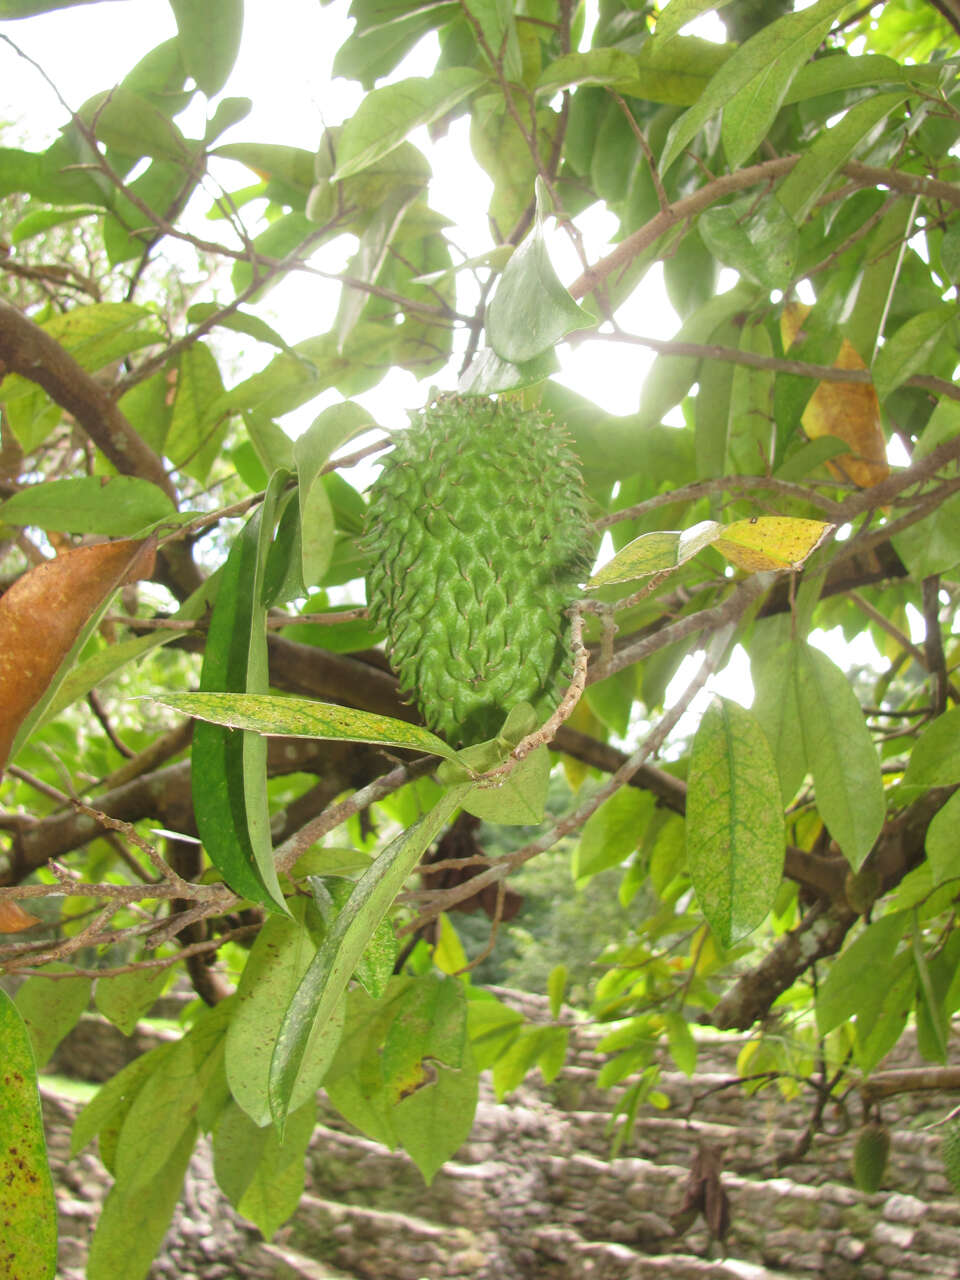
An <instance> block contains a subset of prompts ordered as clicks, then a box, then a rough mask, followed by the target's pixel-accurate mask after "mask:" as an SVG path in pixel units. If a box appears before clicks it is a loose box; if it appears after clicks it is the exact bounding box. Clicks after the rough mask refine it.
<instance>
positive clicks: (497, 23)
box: [463, 0, 523, 82]
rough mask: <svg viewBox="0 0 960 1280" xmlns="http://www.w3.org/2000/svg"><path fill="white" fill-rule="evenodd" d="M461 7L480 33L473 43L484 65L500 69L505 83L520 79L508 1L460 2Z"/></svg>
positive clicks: (520, 63)
mask: <svg viewBox="0 0 960 1280" xmlns="http://www.w3.org/2000/svg"><path fill="white" fill-rule="evenodd" d="M463 7H464V9H465V10H466V12H467V13H469V14H470V16H471V17H472V18H473V19H474V21H475V22H476V23H477V25H478V26H479V28H480V31H481V32H482V34H483V40H484V44H485V46H486V47H485V48H484V45H483V44H480V40H479V37H478V39H477V44H478V45H480V48H481V50H482V52H483V56H484V57H485V58H486V60H487V62H488V63H491V65H493V66H495V67H496V68H499V69H500V70H502V72H503V75H504V76H505V77H506V79H507V80H511V81H514V82H517V81H520V80H521V79H522V78H523V58H522V56H521V53H520V43H519V41H518V39H517V25H516V22H515V21H514V17H513V5H512V4H511V2H510V0H463Z"/></svg>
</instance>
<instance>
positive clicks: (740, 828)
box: [687, 698, 785, 947]
mask: <svg viewBox="0 0 960 1280" xmlns="http://www.w3.org/2000/svg"><path fill="white" fill-rule="evenodd" d="M784 852H785V832H784V824H783V804H782V801H781V799H780V780H779V778H778V776H777V767H776V765H775V763H774V760H773V757H772V755H771V754H770V748H769V746H768V745H767V740H766V738H765V737H764V734H763V730H762V729H761V728H760V725H759V724H758V723H757V720H756V718H755V717H754V716H753V715H752V713H751V712H749V711H746V710H744V708H743V707H741V706H738V705H737V703H735V702H729V701H727V700H726V699H723V698H717V699H715V700H714V702H713V703H712V704H711V705H710V707H709V708H708V710H707V713H706V715H704V717H703V720H702V721H701V723H700V728H699V729H698V730H697V736H696V738H695V739H694V743H693V752H692V754H691V757H690V772H689V774H688V776H687V866H688V868H689V871H690V878H691V880H692V881H693V888H694V891H695V893H696V895H697V901H698V902H699V903H700V909H701V910H702V911H703V914H704V915H705V916H706V918H707V922H708V923H709V925H710V928H711V929H712V930H713V931H714V933H715V934H716V935H717V937H718V938H719V940H720V942H721V943H722V945H723V946H725V947H728V946H730V945H731V943H733V942H737V941H738V940H739V939H740V938H743V937H745V936H746V935H747V934H748V933H750V932H752V930H754V929H755V928H756V927H757V925H759V924H760V923H761V922H762V921H763V919H764V918H765V916H766V915H767V912H768V911H769V910H770V908H771V907H772V906H773V900H774V898H775V896H776V892H777V889H778V888H779V886H780V880H781V878H782V876H783V859H784Z"/></svg>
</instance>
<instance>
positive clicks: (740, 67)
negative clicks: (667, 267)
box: [660, 0, 844, 174]
mask: <svg viewBox="0 0 960 1280" xmlns="http://www.w3.org/2000/svg"><path fill="white" fill-rule="evenodd" d="M843 5H844V0H817V3H816V4H813V5H810V6H809V7H808V8H806V9H804V10H802V11H801V12H799V13H790V14H787V15H786V16H785V17H783V18H780V19H779V20H778V21H777V22H773V23H770V24H769V25H768V26H765V27H763V28H762V29H761V30H760V31H758V32H757V34H756V35H755V36H753V37H752V38H751V39H749V40H748V41H747V42H746V43H745V44H743V45H741V46H740V48H739V49H738V50H737V51H736V53H734V54H733V55H732V57H731V58H730V59H729V60H728V61H726V62H725V63H724V64H723V66H722V67H721V68H720V70H719V71H718V72H717V73H716V74H715V75H714V76H713V78H712V79H711V81H710V83H709V84H708V85H707V87H706V89H705V90H704V92H703V94H702V95H701V96H700V98H699V99H698V101H697V102H696V103H695V105H694V106H692V107H691V108H690V109H689V110H688V111H686V112H684V114H683V115H682V116H681V117H680V119H679V120H678V121H677V122H676V123H675V124H674V125H673V127H672V128H671V130H670V132H669V134H668V135H667V141H666V145H665V146H664V149H663V155H662V156H661V158H660V172H661V173H664V174H665V173H666V172H667V170H668V169H669V168H670V166H671V165H672V164H673V162H674V160H676V158H677V156H679V155H680V153H681V152H682V151H683V150H684V148H685V147H686V146H687V145H688V144H689V143H690V142H692V140H693V139H694V138H695V137H696V135H697V134H698V133H700V132H701V130H702V129H703V127H704V125H705V124H706V123H707V121H708V120H709V119H711V117H712V116H714V115H716V114H717V112H718V111H720V110H721V109H723V112H724V119H723V141H724V149H725V150H726V153H727V159H728V161H729V163H730V166H731V168H736V167H738V166H739V165H740V164H742V163H743V161H744V160H746V159H747V157H748V156H749V155H750V154H751V152H752V151H754V150H755V148H756V147H757V146H758V145H759V143H760V141H761V140H762V139H763V138H764V137H765V136H766V134H767V131H768V130H769V128H770V125H771V124H772V122H773V119H774V117H775V116H776V114H777V112H778V111H779V110H780V107H781V105H782V103H783V101H784V98H785V97H786V94H787V91H788V89H789V88H790V84H791V82H792V80H793V78H794V76H795V75H796V73H797V71H798V70H799V69H800V67H801V66H802V65H803V63H805V62H806V61H807V59H808V58H809V57H810V55H811V54H812V53H813V52H814V50H815V49H816V48H817V46H818V45H819V44H820V42H821V40H822V39H823V37H824V36H825V35H826V33H827V31H829V29H830V26H831V24H832V22H833V18H834V16H835V15H836V14H837V13H838V12H839V11H840V10H841V9H842V8H843Z"/></svg>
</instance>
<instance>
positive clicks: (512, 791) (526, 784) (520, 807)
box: [461, 747, 550, 827]
mask: <svg viewBox="0 0 960 1280" xmlns="http://www.w3.org/2000/svg"><path fill="white" fill-rule="evenodd" d="M469 751H470V748H469V747H468V748H467V749H466V751H463V752H461V756H462V757H464V758H469ZM549 783H550V753H549V751H548V750H547V748H546V747H538V748H537V750H536V751H533V752H531V754H530V755H528V756H527V757H526V758H525V759H523V760H521V761H520V763H519V764H518V765H516V767H515V768H514V769H513V772H512V773H510V774H508V775H507V777H506V778H505V780H504V781H503V782H501V784H500V785H499V786H498V787H477V788H476V790H475V791H473V792H472V793H471V794H470V796H468V798H467V799H466V800H465V801H464V803H463V807H464V809H466V811H467V813H472V814H473V816H474V817H475V818H481V819H482V820H483V821H484V822H494V823H500V824H501V825H503V826H512V827H524V826H536V825H537V824H539V823H541V822H542V821H543V814H544V809H545V808H546V803H547V787H548V786H549Z"/></svg>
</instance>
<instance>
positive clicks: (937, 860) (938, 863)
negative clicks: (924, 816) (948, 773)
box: [925, 791, 960, 885]
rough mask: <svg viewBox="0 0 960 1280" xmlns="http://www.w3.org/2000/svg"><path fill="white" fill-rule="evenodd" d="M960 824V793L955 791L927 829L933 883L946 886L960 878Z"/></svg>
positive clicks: (928, 856)
mask: <svg viewBox="0 0 960 1280" xmlns="http://www.w3.org/2000/svg"><path fill="white" fill-rule="evenodd" d="M958 824H960V791H955V792H954V793H953V795H952V796H951V797H950V799H949V800H948V801H947V803H946V804H945V805H944V806H943V808H942V809H941V810H940V811H939V812H938V813H936V814H935V815H934V818H933V821H932V822H931V823H930V826H929V827H928V828H927V837H926V844H925V848H926V851H927V858H928V859H929V861H930V868H931V870H932V871H933V883H934V884H935V885H937V884H945V883H946V882H947V881H948V880H953V879H955V878H957V877H960V844H958V842H957V829H958Z"/></svg>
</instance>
